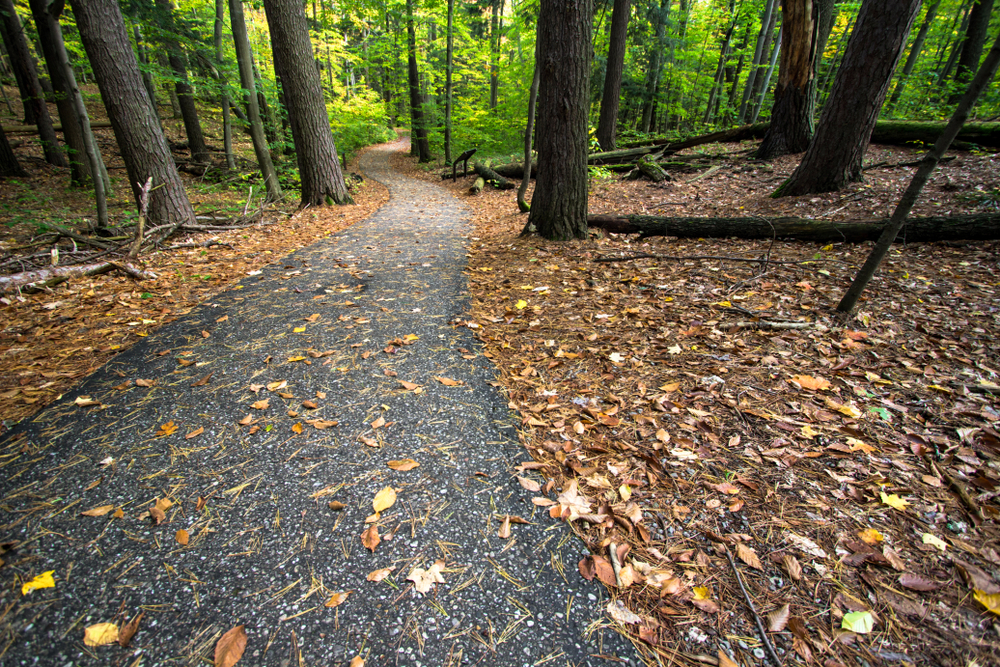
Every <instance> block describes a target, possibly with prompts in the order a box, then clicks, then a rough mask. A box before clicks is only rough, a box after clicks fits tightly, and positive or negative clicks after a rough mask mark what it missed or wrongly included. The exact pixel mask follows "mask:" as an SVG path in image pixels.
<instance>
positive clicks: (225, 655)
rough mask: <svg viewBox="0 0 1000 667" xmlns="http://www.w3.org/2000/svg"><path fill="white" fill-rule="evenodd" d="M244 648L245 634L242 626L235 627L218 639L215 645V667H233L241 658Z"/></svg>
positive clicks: (245, 643)
mask: <svg viewBox="0 0 1000 667" xmlns="http://www.w3.org/2000/svg"><path fill="white" fill-rule="evenodd" d="M246 647H247V633H246V631H245V630H244V629H243V626H242V625H237V626H236V627H235V628H233V629H231V630H229V631H227V632H226V634H224V635H222V636H221V637H219V641H218V643H216V645H215V667H233V665H235V664H236V663H237V662H239V661H240V658H242V657H243V651H244V650H246Z"/></svg>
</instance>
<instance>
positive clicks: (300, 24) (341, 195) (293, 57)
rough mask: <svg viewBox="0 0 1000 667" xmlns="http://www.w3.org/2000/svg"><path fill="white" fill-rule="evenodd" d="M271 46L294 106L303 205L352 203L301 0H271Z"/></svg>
mask: <svg viewBox="0 0 1000 667" xmlns="http://www.w3.org/2000/svg"><path fill="white" fill-rule="evenodd" d="M264 11H265V12H266V13H267V24H268V26H269V27H270V29H271V48H272V50H273V51H274V53H275V56H276V57H275V67H276V70H275V71H277V72H278V74H279V76H280V77H281V83H282V88H283V90H284V93H285V101H286V104H287V108H288V116H289V123H290V125H291V128H292V139H293V141H294V142H295V157H296V160H297V162H298V165H299V178H300V179H301V181H302V201H301V205H302V206H317V205H321V204H323V203H324V202H325V203H328V204H333V203H337V204H351V203H353V200H352V199H351V196H350V194H348V192H347V185H346V184H345V183H344V174H343V172H341V170H340V160H339V159H338V155H337V148H336V146H335V145H334V142H333V133H332V132H331V131H330V119H329V117H328V116H327V113H326V104H324V102H323V88H322V86H321V84H320V76H319V72H317V71H316V67H315V65H314V64H313V63H314V60H313V51H312V44H311V43H310V41H309V27H308V25H307V24H306V13H305V10H304V9H303V7H302V5H301V3H299V2H298V1H297V0H265V1H264Z"/></svg>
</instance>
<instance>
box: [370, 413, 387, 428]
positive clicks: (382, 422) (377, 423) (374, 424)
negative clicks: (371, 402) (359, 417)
mask: <svg viewBox="0 0 1000 667" xmlns="http://www.w3.org/2000/svg"><path fill="white" fill-rule="evenodd" d="M369 426H371V427H372V428H373V429H376V428H382V427H383V426H385V419H384V418H383V417H381V416H380V417H379V418H378V419H376V420H375V421H373V422H372V423H371V424H369Z"/></svg>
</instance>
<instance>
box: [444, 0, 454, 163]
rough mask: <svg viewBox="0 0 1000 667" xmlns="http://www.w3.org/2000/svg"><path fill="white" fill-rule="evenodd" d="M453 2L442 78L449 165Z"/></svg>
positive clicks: (448, 161) (450, 4)
mask: <svg viewBox="0 0 1000 667" xmlns="http://www.w3.org/2000/svg"><path fill="white" fill-rule="evenodd" d="M454 19H455V0H448V36H447V43H448V45H447V47H446V48H447V52H446V55H445V75H444V76H445V78H444V94H445V101H444V163H445V164H451V94H452V85H451V75H452V69H453V62H452V58H453V56H454V49H455V35H454V27H455V26H454Z"/></svg>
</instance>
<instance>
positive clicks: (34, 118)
mask: <svg viewBox="0 0 1000 667" xmlns="http://www.w3.org/2000/svg"><path fill="white" fill-rule="evenodd" d="M0 18H2V21H0V27H2V29H3V41H4V44H5V45H6V47H7V55H8V56H9V57H10V64H11V67H12V68H13V69H14V77H15V78H16V79H17V87H18V88H19V89H20V90H21V103H22V104H24V122H25V123H26V124H29V125H34V124H36V123H37V125H38V138H39V139H40V140H41V142H42V151H43V152H44V154H45V161H46V162H48V163H49V164H51V165H55V166H57V167H66V166H69V165H68V164H67V163H66V157H65V156H64V155H63V154H62V151H61V150H60V149H59V139H58V138H57V137H56V131H55V129H54V128H53V127H52V118H51V117H49V109H48V107H47V106H46V104H45V93H44V92H43V91H42V85H41V84H40V83H39V82H38V72H37V71H36V70H35V61H34V59H33V58H32V57H31V51H29V50H28V41H27V40H26V39H25V38H24V29H23V27H22V26H21V19H20V18H19V17H18V15H17V11H16V10H15V9H14V2H13V0H0Z"/></svg>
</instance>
